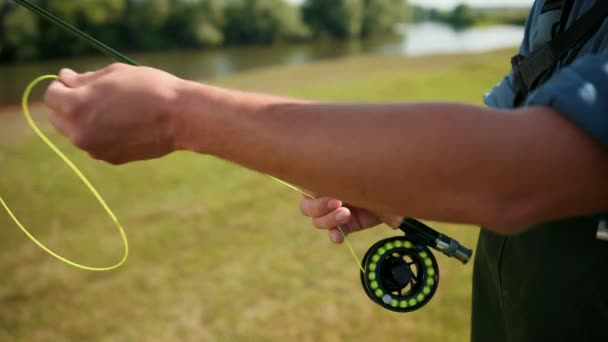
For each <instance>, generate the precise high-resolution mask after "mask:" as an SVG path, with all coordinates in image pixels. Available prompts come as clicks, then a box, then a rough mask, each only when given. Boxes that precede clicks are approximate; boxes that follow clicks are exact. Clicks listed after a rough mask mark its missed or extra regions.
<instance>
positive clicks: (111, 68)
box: [108, 63, 125, 71]
mask: <svg viewBox="0 0 608 342" xmlns="http://www.w3.org/2000/svg"><path fill="white" fill-rule="evenodd" d="M124 66H125V64H123V63H112V64H110V66H108V70H109V71H118V70H120V69H122V68H124Z"/></svg>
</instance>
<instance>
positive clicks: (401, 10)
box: [361, 0, 407, 37]
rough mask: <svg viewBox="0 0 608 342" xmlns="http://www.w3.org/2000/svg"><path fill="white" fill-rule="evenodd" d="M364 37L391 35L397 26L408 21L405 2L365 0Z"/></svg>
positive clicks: (403, 0) (397, 0)
mask: <svg viewBox="0 0 608 342" xmlns="http://www.w3.org/2000/svg"><path fill="white" fill-rule="evenodd" d="M364 4H365V11H364V16H363V27H362V31H361V33H362V36H363V37H369V36H372V35H378V34H387V33H391V32H392V31H393V29H394V27H395V24H397V23H399V22H401V21H405V20H406V19H407V2H406V1H405V0H364Z"/></svg>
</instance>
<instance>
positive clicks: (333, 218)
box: [312, 207, 352, 229]
mask: <svg viewBox="0 0 608 342" xmlns="http://www.w3.org/2000/svg"><path fill="white" fill-rule="evenodd" d="M351 215H352V214H351V212H350V210H349V209H348V208H344V207H342V208H339V209H337V210H334V211H332V212H330V213H328V214H327V215H324V216H319V217H314V218H313V219H312V224H313V225H314V226H315V227H317V228H319V229H333V228H336V227H337V226H339V225H343V224H346V223H348V221H350V219H351Z"/></svg>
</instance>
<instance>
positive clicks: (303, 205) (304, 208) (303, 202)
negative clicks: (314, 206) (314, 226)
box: [300, 198, 310, 216]
mask: <svg viewBox="0 0 608 342" xmlns="http://www.w3.org/2000/svg"><path fill="white" fill-rule="evenodd" d="M308 201H309V200H308V199H306V198H304V199H302V200H301V201H300V212H301V213H302V215H304V216H310V211H309V209H308Z"/></svg>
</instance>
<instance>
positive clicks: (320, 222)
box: [312, 217, 331, 229]
mask: <svg viewBox="0 0 608 342" xmlns="http://www.w3.org/2000/svg"><path fill="white" fill-rule="evenodd" d="M312 224H313V225H314V226H315V227H317V228H318V229H329V228H331V227H330V225H328V224H327V222H326V221H325V220H324V219H323V218H320V217H317V218H314V219H313V220H312Z"/></svg>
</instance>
